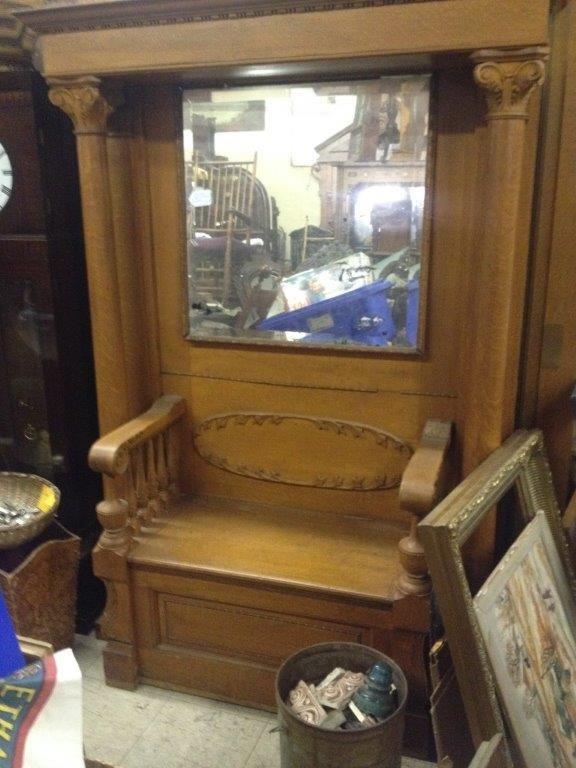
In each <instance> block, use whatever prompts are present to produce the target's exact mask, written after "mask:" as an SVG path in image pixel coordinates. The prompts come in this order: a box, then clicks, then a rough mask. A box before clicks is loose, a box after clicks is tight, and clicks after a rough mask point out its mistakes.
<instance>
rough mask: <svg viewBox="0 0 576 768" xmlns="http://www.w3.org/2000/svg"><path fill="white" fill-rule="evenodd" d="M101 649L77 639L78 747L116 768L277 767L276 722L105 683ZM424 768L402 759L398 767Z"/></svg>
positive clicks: (229, 708) (241, 711) (147, 688)
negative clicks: (80, 721)
mask: <svg viewBox="0 0 576 768" xmlns="http://www.w3.org/2000/svg"><path fill="white" fill-rule="evenodd" d="M102 646H103V643H102V642H100V641H99V640H96V639H95V638H94V637H85V636H83V635H77V637H76V645H75V647H74V653H75V655H76V658H77V660H78V663H79V664H80V667H81V669H82V675H83V690H84V745H85V749H86V755H87V757H89V758H90V759H92V760H95V761H99V762H102V763H108V764H110V765H113V766H114V767H115V768H158V766H162V768H280V752H279V744H278V734H276V733H271V731H272V729H273V728H274V727H275V725H276V720H275V717H274V716H273V715H271V714H268V713H266V712H260V711H259V710H257V709H248V708H247V707H237V706H234V705H232V704H222V703H220V702H214V701H210V700H208V699H201V698H198V697H197V696H189V695H187V694H183V693H175V692H173V691H164V690H162V689H160V688H153V687H151V686H147V685H142V686H140V687H139V688H138V689H137V690H136V691H133V692H132V691H121V690H118V689H117V688H109V687H107V686H106V685H105V684H104V675H103V671H102ZM429 766H431V764H430V763H424V762H421V761H420V760H412V759H409V758H405V759H404V760H403V762H402V768H428V767H429Z"/></svg>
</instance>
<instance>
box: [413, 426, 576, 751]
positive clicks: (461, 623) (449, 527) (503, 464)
mask: <svg viewBox="0 0 576 768" xmlns="http://www.w3.org/2000/svg"><path fill="white" fill-rule="evenodd" d="M514 486H515V487H516V489H517V491H518V497H519V506H520V510H521V515H522V518H523V521H524V523H527V522H529V521H530V520H531V519H532V518H533V517H534V516H535V514H536V512H538V511H540V510H542V511H543V512H544V514H545V516H546V519H547V521H548V524H549V526H550V530H551V532H552V535H553V538H554V541H555V543H556V546H557V548H558V552H559V554H560V558H561V560H562V563H563V565H564V567H565V569H566V573H567V574H568V576H569V579H570V582H571V589H572V592H573V593H574V594H575V595H576V588H575V583H576V582H575V581H574V572H573V569H572V564H571V560H570V553H569V549H568V543H567V540H566V537H565V535H564V532H563V529H562V524H561V519H560V510H559V507H558V504H557V501H556V497H555V493H554V488H553V485H552V475H551V472H550V468H549V465H548V460H547V457H546V452H545V448H544V442H543V438H542V433H541V432H540V431H539V430H531V431H524V430H520V431H518V432H515V433H514V434H513V435H512V436H511V437H510V438H509V439H508V440H507V441H506V442H505V443H504V445H503V446H502V447H501V448H499V449H498V450H496V451H495V452H494V453H492V455H491V456H489V458H488V459H486V461H484V462H483V463H482V464H481V465H480V466H479V467H478V468H477V469H476V470H474V471H473V472H472V473H471V474H470V475H469V476H468V477H467V478H466V479H465V480H464V481H463V482H462V483H461V484H460V485H459V486H458V487H457V488H455V489H454V491H452V493H450V494H449V495H448V496H447V497H446V498H445V499H444V501H442V502H441V503H440V504H439V505H438V506H437V507H436V508H435V509H434V510H433V511H432V512H431V513H430V514H429V515H428V516H427V517H426V518H425V519H424V520H423V521H422V522H421V523H420V524H419V525H418V532H419V534H420V538H421V540H422V543H423V545H424V549H425V552H426V558H427V561H428V567H429V570H430V573H431V576H432V583H433V587H434V591H435V593H436V596H437V598H438V605H439V608H440V610H441V613H442V619H443V622H444V627H445V630H446V635H447V638H448V642H449V643H450V651H451V654H452V658H453V661H454V668H455V670H456V674H457V677H458V683H459V685H460V689H461V692H462V698H463V701H464V705H465V709H466V715H467V717H468V721H469V724H470V730H471V733H472V738H473V740H474V743H475V744H476V746H477V747H478V746H479V745H480V744H481V743H482V742H483V741H490V740H491V739H492V738H493V737H494V736H495V735H496V734H497V733H504V732H505V727H504V721H503V717H502V712H501V708H500V705H499V703H498V699H497V696H496V687H495V683H494V677H493V674H492V670H491V665H490V662H489V659H488V654H487V650H486V646H485V643H484V640H483V638H482V634H481V630H480V625H479V622H478V619H477V617H476V612H475V609H474V603H473V595H472V593H471V589H470V586H469V583H468V578H467V576H466V572H465V569H464V561H463V556H462V547H463V545H464V544H465V543H466V542H467V541H468V539H469V538H470V537H471V535H472V534H473V533H474V531H475V530H476V529H477V528H478V526H479V525H480V524H481V523H482V522H483V521H484V520H485V519H486V518H487V516H488V515H489V514H490V512H491V511H492V510H493V509H494V507H495V505H496V504H498V502H499V501H500V500H501V499H502V498H503V497H504V495H505V494H506V493H507V492H508V491H509V490H510V489H511V488H512V487H514ZM505 752H506V754H504V755H502V756H501V758H500V759H499V760H497V762H496V763H495V765H497V766H511V765H512V762H511V757H510V754H509V752H508V750H505Z"/></svg>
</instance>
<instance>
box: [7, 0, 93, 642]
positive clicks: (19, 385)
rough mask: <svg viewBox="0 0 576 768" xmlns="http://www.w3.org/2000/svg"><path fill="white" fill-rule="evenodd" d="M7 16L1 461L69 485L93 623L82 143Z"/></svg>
mask: <svg viewBox="0 0 576 768" xmlns="http://www.w3.org/2000/svg"><path fill="white" fill-rule="evenodd" d="M19 5H22V6H23V5H25V4H24V3H11V4H10V11H11V10H14V9H15V8H16V7H17V6H19ZM0 22H1V25H0V26H1V31H0V144H1V145H2V153H3V156H5V157H7V158H8V164H7V166H6V168H8V166H9V172H10V190H9V194H7V195H6V194H4V193H2V195H1V201H0V205H1V206H2V207H1V210H0V469H3V470H8V469H9V470H16V471H22V472H31V473H35V474H39V475H42V476H45V477H47V478H49V479H51V480H52V481H53V482H54V483H56V484H57V485H58V487H59V488H60V489H61V491H62V502H61V505H60V509H59V518H60V520H61V522H62V523H63V524H64V525H65V526H67V527H68V528H70V529H71V530H73V531H74V532H75V533H77V534H79V535H80V536H81V537H82V538H83V539H84V541H85V546H84V557H83V560H82V566H81V574H82V576H81V589H80V593H81V599H80V603H79V617H80V623H81V625H82V626H85V627H89V626H90V625H91V624H93V622H94V619H95V617H96V616H97V615H98V612H99V611H100V609H101V605H102V590H101V586H100V585H98V584H96V583H95V582H94V579H93V576H91V575H90V567H89V552H90V548H91V546H92V543H93V541H94V539H95V537H96V536H97V534H98V524H97V521H96V514H95V504H96V501H97V499H98V497H99V495H100V494H101V490H100V489H101V484H100V481H99V479H98V478H97V477H96V476H95V475H94V474H93V473H92V472H91V471H90V470H89V468H88V467H87V464H86V458H85V457H86V451H87V450H88V447H89V446H90V443H91V442H92V441H93V439H94V437H95V435H96V434H97V431H98V426H97V414H96V403H95V387H94V369H93V358H92V345H91V339H90V317H89V309H88V296H87V289H86V269H85V263H84V249H83V237H82V218H81V211H80V199H79V189H78V171H77V165H76V152H75V146H74V139H73V136H71V135H70V132H69V130H68V127H67V124H66V118H65V116H63V115H62V113H61V112H60V111H59V110H57V109H56V108H55V107H53V106H52V105H51V104H50V102H49V100H48V96H47V87H46V84H45V82H44V81H43V80H42V78H41V77H40V76H39V75H38V73H37V72H35V71H34V70H33V68H32V66H31V64H30V48H31V42H32V39H31V36H30V34H29V33H26V31H25V30H24V27H23V25H22V24H21V23H18V22H17V21H16V20H15V18H14V17H13V16H12V15H10V13H9V10H8V9H3V10H0ZM2 168H3V169H4V170H3V171H2V173H3V174H4V171H5V170H6V168H5V166H4V165H3V166H2ZM2 181H3V182H4V175H3V176H2Z"/></svg>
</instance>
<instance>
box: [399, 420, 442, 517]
mask: <svg viewBox="0 0 576 768" xmlns="http://www.w3.org/2000/svg"><path fill="white" fill-rule="evenodd" d="M451 442H452V422H450V421H439V420H436V419H431V420H430V421H427V422H426V426H425V427H424V432H423V433H422V438H421V440H420V445H419V446H418V448H417V449H416V451H415V453H414V455H413V456H412V458H411V459H410V461H409V462H408V466H407V467H406V469H405V470H404V473H403V475H402V482H401V484H400V494H399V495H400V506H401V507H402V509H403V510H404V511H405V512H409V513H410V514H412V515H416V516H417V517H424V516H425V515H427V514H428V512H430V510H431V509H433V508H434V506H435V505H436V503H437V502H438V501H439V500H440V498H441V496H442V494H443V493H444V492H445V490H446V487H447V484H448V481H449V476H450V472H451V469H452V468H451V465H450V462H449V461H448V451H449V449H450V444H451Z"/></svg>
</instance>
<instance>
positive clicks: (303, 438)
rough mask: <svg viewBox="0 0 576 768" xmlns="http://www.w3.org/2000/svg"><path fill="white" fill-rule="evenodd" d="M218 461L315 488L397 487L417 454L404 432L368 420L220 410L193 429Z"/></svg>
mask: <svg viewBox="0 0 576 768" xmlns="http://www.w3.org/2000/svg"><path fill="white" fill-rule="evenodd" d="M194 447H195V448H196V450H197V452H198V453H199V454H200V456H202V458H203V459H204V460H205V461H207V462H208V463H210V464H212V465H213V466H216V467H219V468H220V469H224V470H226V471H227V472H232V473H234V474H237V475H243V476H244V477H252V478H255V479H258V480H268V481H271V482H274V483H286V484H288V485H302V486H308V487H311V488H327V489H336V490H354V491H374V490H385V489H389V488H396V487H398V485H400V480H401V478H402V473H403V471H404V469H405V467H406V464H407V463H408V461H409V459H410V456H411V455H412V449H411V447H410V446H409V445H408V444H407V443H406V442H404V440H402V439H401V438H399V437H396V436H395V435H392V434H390V433H388V432H385V431H383V430H379V429H375V428H373V427H369V426H367V425H365V424H356V423H353V422H345V421H337V420H334V419H324V418H320V417H313V416H297V415H290V414H276V413H230V414H218V415H217V416H213V417H211V418H209V419H206V420H205V421H203V422H202V423H201V424H199V425H198V426H197V427H196V429H195V431H194Z"/></svg>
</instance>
